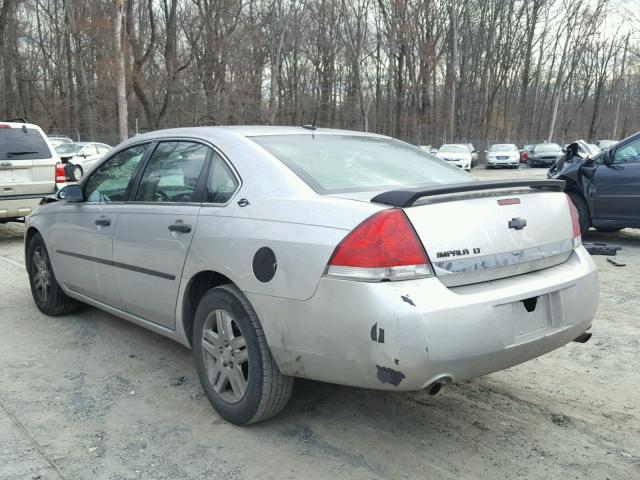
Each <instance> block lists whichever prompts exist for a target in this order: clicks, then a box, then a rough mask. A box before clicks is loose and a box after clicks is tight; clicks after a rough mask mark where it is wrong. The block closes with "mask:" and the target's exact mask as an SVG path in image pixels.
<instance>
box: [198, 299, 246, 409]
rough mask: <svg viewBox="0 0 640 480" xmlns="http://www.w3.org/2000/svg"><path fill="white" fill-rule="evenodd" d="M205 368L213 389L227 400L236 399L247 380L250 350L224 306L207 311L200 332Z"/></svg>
mask: <svg viewBox="0 0 640 480" xmlns="http://www.w3.org/2000/svg"><path fill="white" fill-rule="evenodd" d="M201 347H202V353H203V357H204V364H205V369H206V371H207V376H208V378H209V381H210V382H211V385H212V387H213V390H214V391H215V392H216V393H217V394H218V395H220V398H222V399H223V400H224V401H225V402H227V403H231V404H234V403H238V402H239V401H240V400H242V398H243V397H244V395H245V393H246V391H247V386H248V383H249V380H248V379H249V352H248V351H247V344H246V341H245V338H244V336H243V335H242V332H241V331H240V327H239V325H238V323H237V322H236V321H235V320H234V318H233V316H232V315H231V314H230V313H229V312H227V311H226V310H222V309H216V310H213V311H212V312H210V313H209V316H208V317H207V319H206V321H205V323H204V329H203V332H202V345H201Z"/></svg>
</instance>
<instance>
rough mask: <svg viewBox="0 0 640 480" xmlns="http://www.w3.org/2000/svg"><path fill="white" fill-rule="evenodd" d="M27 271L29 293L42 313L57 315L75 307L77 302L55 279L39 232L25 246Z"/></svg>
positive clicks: (68, 311)
mask: <svg viewBox="0 0 640 480" xmlns="http://www.w3.org/2000/svg"><path fill="white" fill-rule="evenodd" d="M27 271H28V273H29V285H30V286H31V295H32V296H33V300H34V301H35V303H36V306H37V307H38V309H39V310H40V311H41V312H42V313H44V314H46V315H49V316H57V315H64V314H65V313H70V312H72V311H74V310H75V309H76V307H77V306H78V303H77V302H76V301H75V300H74V299H72V298H70V297H68V296H67V295H66V294H65V293H64V292H63V291H62V288H61V287H60V285H59V284H58V281H57V280H56V276H55V275H54V273H53V268H51V261H50V259H49V253H48V252H47V246H46V245H45V243H44V240H43V238H42V236H41V235H40V234H39V233H36V234H35V235H34V236H33V238H31V240H30V241H29V246H28V247H27Z"/></svg>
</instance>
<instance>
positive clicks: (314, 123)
mask: <svg viewBox="0 0 640 480" xmlns="http://www.w3.org/2000/svg"><path fill="white" fill-rule="evenodd" d="M317 121H318V112H317V111H316V113H315V115H314V117H313V123H312V124H311V125H309V124H308V123H307V124H306V125H302V128H306V129H307V130H316V122H317Z"/></svg>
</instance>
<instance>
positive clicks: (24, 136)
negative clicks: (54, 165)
mask: <svg viewBox="0 0 640 480" xmlns="http://www.w3.org/2000/svg"><path fill="white" fill-rule="evenodd" d="M45 158H51V151H50V150H49V147H48V146H47V143H46V142H45V140H44V137H43V136H42V134H41V133H40V132H39V131H38V130H36V129H34V128H0V160H36V159H45Z"/></svg>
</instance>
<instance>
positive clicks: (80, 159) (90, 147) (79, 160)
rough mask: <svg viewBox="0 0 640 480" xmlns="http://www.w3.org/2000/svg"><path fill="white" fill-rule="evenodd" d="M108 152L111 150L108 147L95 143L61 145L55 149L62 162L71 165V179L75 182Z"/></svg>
mask: <svg viewBox="0 0 640 480" xmlns="http://www.w3.org/2000/svg"><path fill="white" fill-rule="evenodd" d="M109 150H111V147H110V146H109V145H106V144H104V143H96V142H75V143H63V144H60V145H58V146H57V147H56V152H57V153H58V155H59V156H60V158H61V159H62V161H63V162H64V163H70V164H72V165H73V178H74V179H75V180H76V181H80V179H81V178H82V175H83V174H84V172H85V171H87V170H88V169H89V168H91V167H92V166H93V165H94V164H95V163H96V162H97V161H98V160H100V159H101V158H102V157H103V156H104V155H105V154H106V153H107V152H109Z"/></svg>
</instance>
